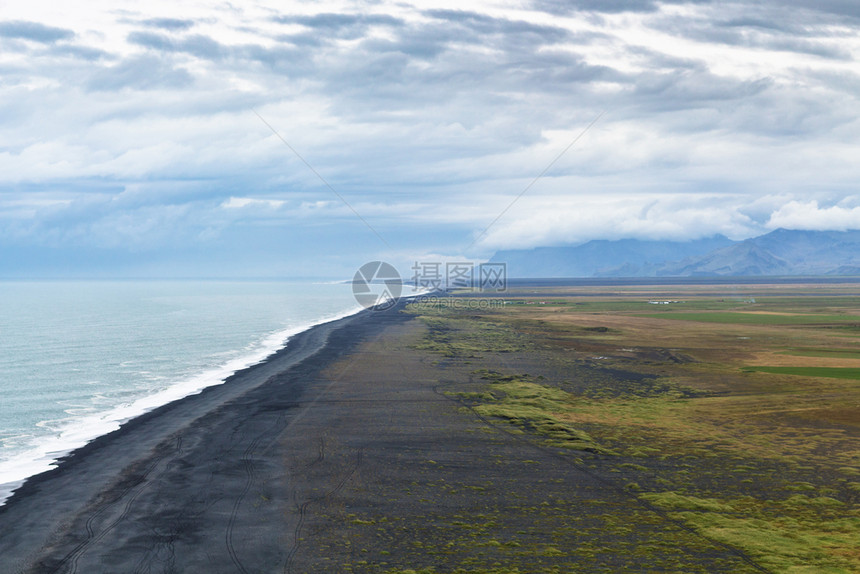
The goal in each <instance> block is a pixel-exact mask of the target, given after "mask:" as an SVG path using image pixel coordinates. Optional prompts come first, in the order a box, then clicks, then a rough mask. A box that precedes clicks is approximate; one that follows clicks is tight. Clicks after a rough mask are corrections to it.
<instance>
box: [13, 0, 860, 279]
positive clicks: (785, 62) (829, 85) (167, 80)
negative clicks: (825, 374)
mask: <svg viewBox="0 0 860 574" xmlns="http://www.w3.org/2000/svg"><path fill="white" fill-rule="evenodd" d="M858 29H860V4H858V3H857V2H856V1H854V0H821V1H818V2H811V1H803V0H780V1H779V2H777V1H776V0H757V1H752V0H744V1H739V2H709V1H708V0H691V1H689V2H687V1H684V0H671V1H668V2H660V1H658V0H534V1H532V2H529V1H527V0H521V1H511V2H506V1H499V2H481V3H477V2H462V1H461V2H456V3H455V2H434V1H432V0H431V1H422V2H421V3H419V4H414V5H412V4H409V3H407V2H402V1H397V2H388V1H385V0H383V1H378V2H377V1H371V0H367V1H364V2H361V1H357V2H313V3H311V2H306V3H291V2H283V1H280V0H279V1H277V2H275V1H271V2H269V1H251V0H248V1H243V2H241V3H235V4H233V3H230V2H202V1H198V2H183V3H182V4H181V5H180V4H178V3H175V2H161V1H157V0H156V1H150V2H147V3H140V2H134V3H132V2H127V1H125V0H111V1H102V0H90V1H87V2H77V1H73V2H63V3H60V2H45V1H42V0H28V1H26V2H24V1H22V0H16V1H13V2H2V1H0V94H2V95H0V276H24V275H43V276H44V275H102V276H104V275H145V276H201V275H206V276H243V275H251V276H290V275H304V276H314V275H339V274H347V275H351V273H352V271H353V270H354V269H355V268H356V266H357V265H360V264H361V263H363V262H364V261H367V260H370V259H385V260H390V261H393V262H397V263H399V264H403V263H404V262H407V261H410V260H415V259H425V260H427V259H429V258H433V257H442V256H444V257H461V256H462V257H468V258H472V259H481V258H486V257H489V256H490V255H492V253H493V252H494V251H495V250H497V249H501V248H513V247H531V246H537V245H559V244H574V243H579V242H582V241H586V240H589V239H597V238H603V239H615V238H624V237H635V238H651V239H688V238H690V239H691V238H699V237H703V236H709V235H713V234H716V233H722V234H725V235H727V236H729V237H731V238H734V239H741V238H746V237H750V236H754V235H759V234H761V233H765V232H767V231H769V230H772V229H776V228H778V227H786V228H795V229H838V230H842V229H850V228H860V196H858V193H857V186H858V182H860V161H858V158H860V154H858V152H860V146H858V144H860V121H858V111H860V105H858V103H860V102H858V94H860V66H858V63H857V59H858V57H860V34H858ZM595 120H596V122H595ZM589 125H591V127H590V128H589V127H588V126H589ZM275 132H277V133H275ZM577 138H578V139H577ZM574 141H575V143H573V145H572V146H571V147H570V148H569V149H568V151H567V152H566V153H563V154H562V152H563V151H564V150H565V149H567V148H568V146H570V144H571V143H572V142H574ZM559 154H561V157H559ZM302 158H303V159H302ZM556 159H557V161H555V163H552V162H553V161H554V160H556ZM550 165H551V167H550ZM548 167H549V169H547V168H548ZM544 172H545V173H544ZM541 173H544V175H543V177H541V178H539V179H537V181H535V178H536V177H537V176H538V175H540V174H541ZM529 186H530V187H529ZM524 191H525V193H523V192H524ZM520 194H522V195H521V197H520V198H519V199H518V200H517V201H516V202H515V203H514V204H513V206H511V207H510V209H509V210H508V211H506V212H505V213H504V215H503V216H502V217H499V215H500V214H501V213H502V212H503V211H504V210H505V208H506V207H508V206H509V205H510V204H511V202H512V201H514V199H515V198H517V197H518V196H520ZM497 218H498V219H497ZM494 221H495V223H493V222H494ZM491 223H492V225H491ZM487 226H490V227H489V229H487V230H486V233H483V231H484V230H485V229H486V228H487Z"/></svg>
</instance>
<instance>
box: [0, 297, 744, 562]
mask: <svg viewBox="0 0 860 574" xmlns="http://www.w3.org/2000/svg"><path fill="white" fill-rule="evenodd" d="M425 329H426V328H425V326H424V323H423V322H421V321H420V320H418V319H415V318H413V317H412V316H411V315H407V314H404V313H401V312H400V308H399V307H398V308H394V309H391V310H389V311H386V312H373V313H371V312H365V313H362V314H360V315H358V316H355V317H351V318H347V319H343V320H340V321H337V322H334V323H330V324H327V325H322V326H319V327H317V328H314V329H312V330H310V331H308V332H306V333H303V334H302V335H299V336H297V337H296V338H295V339H294V340H292V341H291V342H290V344H289V345H288V347H287V348H286V349H285V350H284V351H282V352H280V353H278V354H277V355H276V356H275V357H273V358H272V359H270V360H269V361H267V362H266V363H263V364H261V365H258V366H255V367H251V368H249V369H246V370H245V371H242V372H241V373H238V374H237V375H235V376H234V377H232V378H231V380H230V381H228V382H227V383H226V384H224V385H221V386H218V387H213V388H210V389H208V390H206V391H204V392H203V393H201V394H200V395H197V396H193V397H189V398H186V399H183V400H181V401H178V402H176V403H173V404H171V405H168V406H166V407H163V408H161V409H159V410H157V411H154V412H153V413H150V414H148V415H146V416H143V417H140V418H138V419H135V420H134V421H132V422H130V423H129V424H127V425H125V426H124V427H123V428H122V429H120V430H119V431H117V432H115V433H113V434H111V435H108V436H106V437H103V438H101V439H99V440H97V441H95V442H94V443H91V444H90V445H88V446H87V447H85V448H83V449H81V450H80V451H77V452H76V453H74V454H73V455H72V456H70V457H68V458H67V460H66V461H65V462H64V463H63V464H61V465H60V467H59V468H58V469H57V470H55V471H52V472H50V473H46V474H44V475H40V476H39V477H36V478H35V479H32V480H30V481H29V482H28V483H27V484H26V485H25V487H23V488H22V489H21V490H19V492H18V493H17V494H16V495H15V497H13V498H12V499H11V500H10V501H9V503H8V504H7V505H6V506H5V507H4V508H3V509H2V510H0V571H2V572H3V573H6V572H80V573H85V574H90V573H100V572H122V573H125V572H141V573H155V572H190V573H197V572H200V573H219V572H240V573H257V572H297V573H298V572H401V571H403V570H406V569H414V570H416V571H422V570H423V571H426V572H431V571H432V572H497V573H504V572H523V573H524V572H622V571H623V572H627V571H630V572H673V571H677V572H690V571H699V572H745V571H756V569H755V568H754V567H753V566H752V565H751V564H749V562H747V561H746V560H745V558H744V557H743V556H742V555H739V554H738V553H736V552H734V551H732V550H731V549H728V548H725V547H721V546H718V545H714V544H713V543H711V542H710V541H708V540H706V539H703V538H701V537H699V536H697V535H696V534H695V533H693V532H691V531H689V530H686V529H684V528H683V527H682V526H681V525H679V524H677V523H675V522H673V521H671V520H670V519H669V518H667V517H666V516H665V515H663V514H661V513H659V512H656V511H655V510H654V509H651V508H648V507H646V506H643V505H642V503H641V502H639V501H637V499H636V498H635V497H634V496H631V495H629V494H627V493H626V492H625V490H624V488H623V485H624V483H625V481H624V478H625V477H623V476H613V477H610V478H607V477H605V476H599V475H597V474H595V473H594V472H592V471H589V470H588V467H587V466H586V465H584V464H582V458H581V457H583V456H591V457H597V456H598V455H586V454H585V453H581V452H577V451H570V450H561V449H553V448H547V447H545V446H541V443H540V442H539V441H537V440H533V438H532V437H529V436H527V435H520V434H513V433H512V432H511V429H510V428H509V427H510V425H506V424H504V423H500V422H495V421H488V420H484V419H482V418H480V417H479V416H477V415H476V414H474V412H473V411H471V410H470V409H469V408H467V407H466V406H464V404H462V403H461V402H459V401H458V400H456V397H455V396H453V395H451V394H446V391H451V390H454V391H457V392H460V391H463V390H470V389H471V387H474V388H475V389H478V388H479V387H480V383H479V381H472V380H471V376H470V375H469V372H470V371H469V369H470V368H471V366H470V365H468V364H466V365H462V364H449V363H447V362H446V361H445V360H444V359H440V358H439V357H438V356H433V355H431V354H428V353H426V352H424V351H420V350H417V349H416V348H415V347H416V345H417V344H418V343H419V342H420V340H421V338H422V337H423V335H424V333H425ZM516 360H517V359H516V357H512V358H509V359H506V361H508V362H510V361H514V362H516ZM481 366H484V365H481ZM516 366H517V365H515V364H506V365H505V367H508V368H516ZM475 368H477V367H475ZM470 385H471V387H470Z"/></svg>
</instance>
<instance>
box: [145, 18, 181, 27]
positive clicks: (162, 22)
mask: <svg viewBox="0 0 860 574" xmlns="http://www.w3.org/2000/svg"><path fill="white" fill-rule="evenodd" d="M140 24H142V25H143V26H146V27H149V28H161V29H163V30H187V29H189V28H191V27H192V26H194V21H193V20H179V19H177V18H150V19H148V20H143V21H141V22H140Z"/></svg>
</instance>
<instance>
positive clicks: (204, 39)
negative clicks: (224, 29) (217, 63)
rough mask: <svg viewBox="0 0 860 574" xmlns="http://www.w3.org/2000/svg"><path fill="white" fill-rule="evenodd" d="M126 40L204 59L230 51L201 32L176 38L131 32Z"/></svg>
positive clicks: (220, 55)
mask: <svg viewBox="0 0 860 574" xmlns="http://www.w3.org/2000/svg"><path fill="white" fill-rule="evenodd" d="M128 41H129V42H131V43H132V44H137V45H139V46H143V47H145V48H151V49H153V50H158V51H162V52H183V53H186V54H191V55H192V56H196V57H198V58H202V59H204V60H220V59H222V58H224V57H226V56H227V55H228V53H229V51H230V50H229V49H228V48H226V47H224V46H223V45H222V44H221V43H219V42H217V41H216V40H213V39H212V38H210V37H209V36H204V35H201V34H194V35H191V36H185V37H183V38H178V39H176V38H172V37H170V36H167V35H164V34H159V33H155V32H132V33H131V34H129V35H128Z"/></svg>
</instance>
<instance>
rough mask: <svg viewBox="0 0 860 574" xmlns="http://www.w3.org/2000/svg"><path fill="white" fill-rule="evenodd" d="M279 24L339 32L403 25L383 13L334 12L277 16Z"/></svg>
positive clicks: (276, 20)
mask: <svg viewBox="0 0 860 574" xmlns="http://www.w3.org/2000/svg"><path fill="white" fill-rule="evenodd" d="M273 20H274V21H275V22H279V23H281V24H300V25H302V26H305V27H307V28H313V29H315V30H320V31H329V32H339V31H344V30H347V31H350V33H354V32H360V31H363V30H366V29H367V28H369V27H371V26H392V27H400V26H403V24H404V22H403V20H401V19H400V18H395V17H393V16H387V15H384V14H367V15H363V14H334V13H323V14H315V15H313V16H277V17H275V18H274V19H273Z"/></svg>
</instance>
